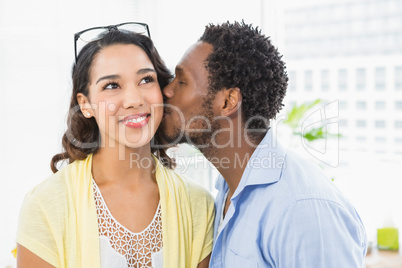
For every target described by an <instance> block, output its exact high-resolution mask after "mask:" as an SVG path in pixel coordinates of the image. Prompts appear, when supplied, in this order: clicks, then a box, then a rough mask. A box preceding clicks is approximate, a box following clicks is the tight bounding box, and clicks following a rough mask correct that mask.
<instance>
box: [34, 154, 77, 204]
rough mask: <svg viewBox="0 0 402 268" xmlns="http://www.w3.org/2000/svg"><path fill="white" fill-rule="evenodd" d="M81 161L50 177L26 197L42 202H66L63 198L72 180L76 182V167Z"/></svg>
mask: <svg viewBox="0 0 402 268" xmlns="http://www.w3.org/2000/svg"><path fill="white" fill-rule="evenodd" d="M81 161H83V160H80V161H74V162H73V163H71V164H68V165H67V166H65V167H63V168H61V169H60V170H59V171H57V172H56V173H54V174H52V175H50V176H49V177H48V178H46V179H45V180H44V181H42V182H40V183H39V184H37V185H36V186H35V187H34V188H33V189H32V190H31V191H29V192H28V193H27V195H26V197H27V198H28V197H30V198H34V199H38V200H42V202H49V201H56V200H61V201H62V200H66V199H65V196H66V195H67V194H68V191H69V190H71V185H72V184H73V183H74V180H76V177H77V167H78V166H80V164H81V163H80V162H81Z"/></svg>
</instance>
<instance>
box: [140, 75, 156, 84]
mask: <svg viewBox="0 0 402 268" xmlns="http://www.w3.org/2000/svg"><path fill="white" fill-rule="evenodd" d="M152 82H155V78H154V77H152V76H147V77H144V78H143V79H141V81H140V85H142V84H148V83H152Z"/></svg>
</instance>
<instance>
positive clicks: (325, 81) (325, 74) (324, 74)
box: [321, 70, 329, 91]
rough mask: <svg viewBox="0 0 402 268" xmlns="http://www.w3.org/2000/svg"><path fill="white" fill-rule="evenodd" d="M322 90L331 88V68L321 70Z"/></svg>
mask: <svg viewBox="0 0 402 268" xmlns="http://www.w3.org/2000/svg"><path fill="white" fill-rule="evenodd" d="M321 90H322V91H328V90H329V70H322V71H321Z"/></svg>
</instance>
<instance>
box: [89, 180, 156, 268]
mask: <svg viewBox="0 0 402 268" xmlns="http://www.w3.org/2000/svg"><path fill="white" fill-rule="evenodd" d="M93 191H94V197H95V204H96V213H97V215H98V227H99V236H105V237H107V238H109V242H110V245H111V247H112V248H113V249H114V250H115V251H116V252H117V253H119V254H121V255H123V256H124V257H125V258H126V260H127V264H128V267H130V268H140V267H152V253H157V252H159V251H161V250H162V217H161V207H160V203H159V205H158V209H157V210H156V213H155V216H154V218H153V220H152V222H151V223H150V224H149V225H148V227H147V228H145V229H144V230H143V231H141V232H140V233H134V232H131V231H130V230H128V229H127V228H126V227H124V226H123V225H121V224H120V223H119V222H118V221H117V220H116V219H115V218H114V217H113V216H112V214H111V213H110V211H109V209H108V207H107V205H106V203H105V200H104V199H103V197H102V194H101V192H100V190H99V188H98V185H97V184H96V183H95V181H94V180H93Z"/></svg>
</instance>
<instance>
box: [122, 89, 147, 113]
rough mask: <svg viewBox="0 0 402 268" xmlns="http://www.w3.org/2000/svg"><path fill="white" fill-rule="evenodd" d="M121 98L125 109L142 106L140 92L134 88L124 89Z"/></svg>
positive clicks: (142, 99) (142, 97)
mask: <svg viewBox="0 0 402 268" xmlns="http://www.w3.org/2000/svg"><path fill="white" fill-rule="evenodd" d="M123 97H124V99H123V107H124V108H125V109H128V108H139V107H140V106H142V105H144V96H143V94H142V92H141V90H138V89H137V88H135V87H133V88H128V89H126V92H125V94H124V96H123Z"/></svg>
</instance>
